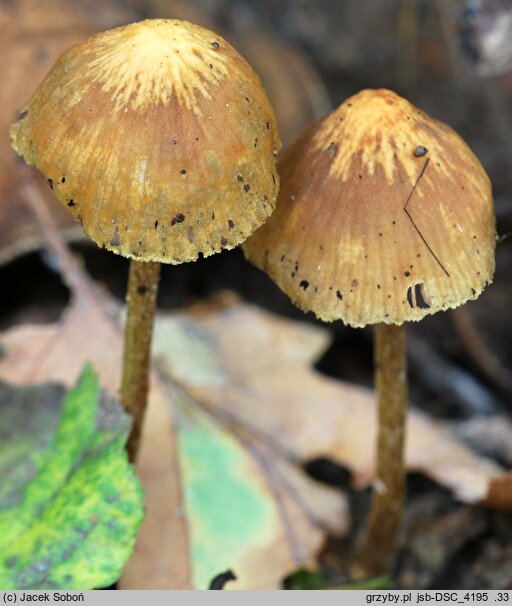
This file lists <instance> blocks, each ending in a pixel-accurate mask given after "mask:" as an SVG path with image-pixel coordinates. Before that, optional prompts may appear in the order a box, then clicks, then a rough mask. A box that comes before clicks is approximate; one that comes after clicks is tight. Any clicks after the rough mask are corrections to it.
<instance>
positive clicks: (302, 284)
mask: <svg viewBox="0 0 512 606" xmlns="http://www.w3.org/2000/svg"><path fill="white" fill-rule="evenodd" d="M299 286H300V287H301V288H303V289H304V290H307V289H308V286H309V282H308V281H307V280H301V282H300V284H299Z"/></svg>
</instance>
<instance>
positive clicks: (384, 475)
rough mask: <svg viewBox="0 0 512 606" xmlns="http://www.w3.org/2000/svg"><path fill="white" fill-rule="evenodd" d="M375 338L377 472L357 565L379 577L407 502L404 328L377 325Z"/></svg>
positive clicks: (388, 561)
mask: <svg viewBox="0 0 512 606" xmlns="http://www.w3.org/2000/svg"><path fill="white" fill-rule="evenodd" d="M373 334H374V340H375V344H374V362H375V386H376V389H377V406H378V435H377V469H376V474H375V482H374V487H375V491H374V493H373V501H372V506H371V510H370V515H369V519H368V524H367V528H366V534H365V535H364V538H363V539H362V541H361V543H360V545H359V550H358V554H357V556H356V566H359V567H360V568H361V570H363V571H364V573H365V574H367V575H369V576H378V575H380V574H382V573H384V572H387V571H389V569H390V567H391V565H392V563H393V556H394V554H395V547H396V540H397V536H398V531H399V528H400V522H401V519H402V514H403V509H404V500H405V466H404V437H405V420H406V415H407V360H406V345H405V328H404V327H403V326H394V325H392V324H390V325H388V324H376V325H375V327H374V329H373Z"/></svg>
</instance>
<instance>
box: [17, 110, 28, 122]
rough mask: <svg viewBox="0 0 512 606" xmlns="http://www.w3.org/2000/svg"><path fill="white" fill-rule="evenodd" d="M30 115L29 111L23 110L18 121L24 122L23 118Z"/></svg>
mask: <svg viewBox="0 0 512 606" xmlns="http://www.w3.org/2000/svg"><path fill="white" fill-rule="evenodd" d="M27 114H28V109H25V110H23V111H22V112H20V113H19V114H18V120H23V118H25V117H26V116H27Z"/></svg>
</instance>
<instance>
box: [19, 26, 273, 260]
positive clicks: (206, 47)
mask: <svg viewBox="0 0 512 606" xmlns="http://www.w3.org/2000/svg"><path fill="white" fill-rule="evenodd" d="M11 136H12V139H13V147H14V148H15V150H16V151H17V152H18V153H19V154H21V155H22V156H23V157H24V158H25V160H26V161H27V162H28V163H29V164H32V165H34V166H36V167H37V168H38V169H39V170H40V171H41V172H42V173H43V175H44V176H45V178H46V179H47V180H48V183H49V185H50V187H52V188H53V193H54V194H55V196H56V197H57V198H58V200H59V201H60V202H61V203H62V204H65V205H67V206H68V208H69V210H70V212H72V213H73V215H74V216H75V217H76V218H77V219H79V220H80V221H81V222H82V225H83V229H84V231H85V233H86V234H87V235H88V236H89V237H90V238H91V239H92V240H94V241H95V242H96V243H97V244H99V245H100V246H104V247H106V248H108V249H109V250H112V251H113V252H116V253H119V254H122V255H124V256H126V257H131V258H136V259H140V260H143V261H150V260H151V261H160V262H163V263H181V262H183V261H190V260H194V259H196V258H197V257H198V255H199V253H202V254H203V255H205V256H207V255H210V254H212V253H215V252H219V251H220V250H221V249H222V248H233V247H234V246H236V245H237V244H239V243H240V242H242V241H243V240H245V238H247V236H249V235H250V234H251V233H252V232H253V231H254V230H255V229H256V228H257V227H259V226H260V225H261V224H262V223H263V222H264V221H265V220H266V218H267V217H268V216H269V215H270V213H271V212H272V210H273V208H274V203H275V198H276V196H277V190H278V178H277V173H276V170H275V153H276V151H277V149H278V148H279V146H280V143H279V138H278V135H277V132H276V126H275V118H274V112H273V110H272V107H271V105H270V103H269V101H268V99H267V96H266V94H265V92H264V90H263V88H262V86H261V83H260V80H259V78H258V76H257V75H256V73H255V72H254V71H253V69H252V68H251V67H250V66H249V65H248V64H247V63H246V61H245V60H244V59H243V58H242V57H241V56H240V55H239V54H238V53H237V52H236V51H235V50H234V49H233V48H232V47H231V46H230V45H229V44H228V43H227V42H226V41H225V40H223V39H222V38H221V37H220V36H217V35H216V34H214V33H212V32H210V31H208V30H206V29H203V28H201V27H198V26H195V25H192V24H190V23H187V22H184V21H175V20H148V21H143V22H140V23H134V24H132V25H128V26H125V27H120V28H117V29H114V30H111V31H107V32H104V33H101V34H98V35H96V36H93V37H92V38H89V39H88V40H87V41H85V42H84V43H82V44H78V45H76V46H73V47H72V48H71V49H69V50H68V51H67V52H66V53H64V54H63V55H62V56H61V57H60V59H59V60H58V61H57V63H56V64H55V65H54V67H53V68H52V70H51V71H50V73H49V74H48V75H47V77H46V78H45V80H44V81H43V82H42V84H41V85H40V86H39V87H38V88H37V90H36V92H35V93H34V95H33V96H32V98H31V99H30V101H29V102H28V104H27V105H26V107H25V108H24V109H23V112H22V114H21V118H20V120H18V122H16V124H15V125H14V126H13V128H12V131H11Z"/></svg>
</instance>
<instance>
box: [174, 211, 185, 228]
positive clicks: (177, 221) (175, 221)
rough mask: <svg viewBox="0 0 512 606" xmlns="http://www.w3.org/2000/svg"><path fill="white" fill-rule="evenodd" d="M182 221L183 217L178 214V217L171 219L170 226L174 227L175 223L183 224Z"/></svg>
mask: <svg viewBox="0 0 512 606" xmlns="http://www.w3.org/2000/svg"><path fill="white" fill-rule="evenodd" d="M183 221H185V215H182V214H181V213H180V214H179V215H176V216H175V217H173V219H172V220H171V225H176V223H183Z"/></svg>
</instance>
